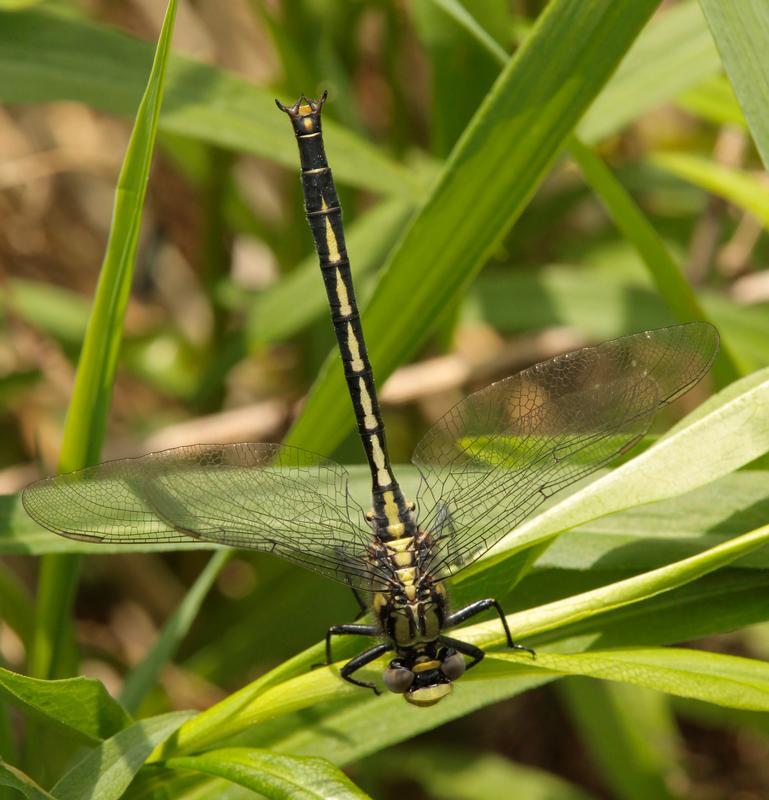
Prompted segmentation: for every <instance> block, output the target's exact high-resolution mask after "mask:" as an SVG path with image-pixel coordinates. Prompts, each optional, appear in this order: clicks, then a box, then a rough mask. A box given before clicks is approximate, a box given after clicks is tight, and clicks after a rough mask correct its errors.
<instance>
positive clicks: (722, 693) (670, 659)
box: [490, 647, 769, 711]
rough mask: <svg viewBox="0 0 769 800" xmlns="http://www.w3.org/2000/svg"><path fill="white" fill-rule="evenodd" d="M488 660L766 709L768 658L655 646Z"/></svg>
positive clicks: (526, 670) (768, 708) (512, 667)
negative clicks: (760, 658) (531, 657)
mask: <svg viewBox="0 0 769 800" xmlns="http://www.w3.org/2000/svg"><path fill="white" fill-rule="evenodd" d="M490 660H491V661H493V662H496V663H497V664H502V663H504V664H506V665H507V666H508V668H509V669H510V670H511V672H514V673H515V674H520V673H521V672H523V673H524V674H526V673H531V672H532V671H536V670H539V669H543V670H546V671H549V672H555V673H559V674H561V675H584V676H586V677H591V678H601V679H603V680H609V681H619V682H621V683H629V684H631V685H633V686H644V687H646V688H649V689H656V690H658V691H662V692H667V693H668V694H674V695H678V696H679V697H690V698H693V699H695V700H705V701H706V702H708V703H714V704H715V705H720V706H729V707H730V708H742V709H745V710H748V711H769V664H767V663H765V662H764V661H757V660H755V659H750V658H739V657H737V656H725V655H722V654H720V653H708V652H705V651H704V650H685V649H681V648H675V647H660V648H648V649H644V648H638V649H630V650H604V651H599V650H592V651H590V652H588V653H573V654H571V655H564V654H556V653H537V658H536V659H534V660H532V659H524V658H522V657H521V656H520V655H513V654H511V653H501V652H500V653H495V654H494V655H493V656H490Z"/></svg>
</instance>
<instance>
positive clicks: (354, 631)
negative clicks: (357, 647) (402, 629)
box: [326, 625, 382, 666]
mask: <svg viewBox="0 0 769 800" xmlns="http://www.w3.org/2000/svg"><path fill="white" fill-rule="evenodd" d="M381 634H382V631H380V630H379V628H378V627H377V626H376V625H332V626H331V627H330V628H329V629H328V631H327V632H326V666H328V665H329V664H333V663H334V662H333V659H332V658H331V637H332V636H352V635H356V636H381Z"/></svg>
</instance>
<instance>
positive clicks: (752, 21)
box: [700, 0, 769, 169]
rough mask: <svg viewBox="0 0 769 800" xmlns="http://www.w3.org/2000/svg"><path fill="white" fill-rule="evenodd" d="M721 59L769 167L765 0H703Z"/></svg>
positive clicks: (768, 38)
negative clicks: (733, 0)
mask: <svg viewBox="0 0 769 800" xmlns="http://www.w3.org/2000/svg"><path fill="white" fill-rule="evenodd" d="M700 6H702V10H703V12H704V14H705V17H706V18H707V21H708V25H709V26H710V31H711V33H712V34H713V38H714V39H715V42H716V45H717V46H718V50H719V52H720V53H721V60H722V61H723V62H724V67H726V72H727V74H728V75H729V80H730V81H731V83H732V86H733V87H734V91H735V93H736V95H737V99H738V100H739V101H740V106H742V110H743V112H744V113H745V119H747V121H748V126H749V127H750V132H751V133H752V134H753V139H754V141H755V143H756V147H757V148H758V152H759V153H760V154H761V158H762V159H763V162H764V165H765V166H766V167H767V168H768V169H769V114H767V108H769V67H767V63H766V48H767V44H769V6H767V4H766V3H765V2H764V1H763V0H740V2H739V3H723V2H720V0H700Z"/></svg>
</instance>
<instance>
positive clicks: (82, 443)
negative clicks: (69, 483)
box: [0, 0, 176, 678]
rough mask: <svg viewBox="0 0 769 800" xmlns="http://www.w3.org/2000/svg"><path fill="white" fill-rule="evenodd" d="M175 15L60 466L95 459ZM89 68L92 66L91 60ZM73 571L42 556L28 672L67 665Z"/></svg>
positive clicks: (169, 14) (154, 72)
mask: <svg viewBox="0 0 769 800" xmlns="http://www.w3.org/2000/svg"><path fill="white" fill-rule="evenodd" d="M175 15H176V0H170V2H169V3H168V7H167V10H166V15H165V19H164V21H163V27H162V29H161V31H160V37H159V39H158V45H157V50H156V52H155V60H154V62H153V64H152V69H151V71H150V76H149V80H148V81H147V86H146V90H145V93H144V96H143V97H142V100H141V103H140V104H139V110H138V112H137V114H136V119H135V121H134V127H133V131H132V133H131V138H130V141H129V143H128V149H127V150H126V155H125V158H124V160H123V166H122V168H121V170H120V175H119V177H118V183H117V189H116V191H115V201H114V208H113V213H112V225H111V226H110V232H109V239H108V242H107V249H106V252H105V254H104V261H103V263H102V268H101V272H100V275H99V282H98V285H97V288H96V296H95V298H94V304H93V308H92V310H91V315H90V317H89V320H88V327H87V329H86V335H85V339H84V341H83V348H82V351H81V354H80V360H79V362H78V368H77V374H76V376H75V386H74V388H73V391H72V398H71V400H70V404H69V408H68V410H67V420H66V423H65V426H64V433H63V437H62V445H61V454H60V457H59V470H60V471H61V472H69V471H71V470H75V469H82V468H83V467H86V466H88V465H89V464H93V463H95V462H97V461H98V460H99V453H100V451H101V445H102V440H103V438H104V432H105V430H106V424H107V415H108V414H109V405H110V400H111V397H112V383H113V380H114V377H115V371H116V369H117V360H118V353H119V350H120V342H121V340H122V332H123V317H124V315H125V310H126V306H127V303H128V296H129V293H130V290H131V280H132V277H133V265H134V259H135V256H136V247H137V242H138V239H139V229H140V225H141V218H142V207H143V205H144V196H145V193H146V190H147V181H148V179H149V171H150V166H151V163H152V152H153V149H154V144H155V136H156V133H157V121H158V116H159V114H160V105H161V103H162V100H163V87H164V83H165V74H166V65H167V63H168V57H169V54H170V51H171V37H172V34H173V27H174V18H175ZM2 28H3V26H2V25H0V29H2ZM41 52H42V51H41ZM89 69H90V70H92V71H95V68H94V65H93V64H91V65H90V67H89ZM77 573H78V562H77V560H75V559H72V558H70V557H67V556H64V557H59V556H49V557H47V558H45V559H43V562H42V565H41V568H40V577H39V579H38V599H37V608H36V628H35V636H34V640H33V646H32V651H31V655H30V660H29V668H30V672H31V673H32V674H33V675H36V676H37V677H43V678H45V677H51V676H53V675H55V674H60V673H61V672H62V671H63V670H64V668H65V667H64V664H63V659H64V655H65V653H66V652H67V649H68V648H69V649H73V648H72V645H71V631H70V622H69V611H70V607H71V604H72V599H73V596H74V592H75V586H76V583H77Z"/></svg>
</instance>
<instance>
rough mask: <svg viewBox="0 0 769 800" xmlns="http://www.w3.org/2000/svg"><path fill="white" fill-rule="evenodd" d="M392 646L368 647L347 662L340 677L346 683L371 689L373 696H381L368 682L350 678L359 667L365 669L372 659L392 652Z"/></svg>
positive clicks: (377, 645) (384, 644) (378, 645)
mask: <svg viewBox="0 0 769 800" xmlns="http://www.w3.org/2000/svg"><path fill="white" fill-rule="evenodd" d="M392 649H393V648H392V645H391V644H387V643H383V644H376V645H374V646H373V647H370V648H369V649H368V650H364V651H363V652H362V653H359V654H358V655H357V656H355V658H353V659H351V660H350V661H348V662H347V663H346V664H345V665H344V666H343V667H342V671H341V673H340V674H341V676H342V677H343V678H344V679H345V680H346V681H347V682H348V683H354V684H355V685H356V686H362V687H363V688H364V689H371V690H372V691H373V692H374V694H382V693H381V692H380V691H379V689H377V688H376V686H375V685H374V684H373V683H371V682H370V681H358V680H355V678H353V677H351V675H352V673H353V672H357V671H358V670H359V669H360V668H361V667H365V666H366V664H370V663H371V662H372V661H374V659H377V658H379V656H381V655H382V654H383V653H386V652H387V651H388V650H392Z"/></svg>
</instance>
